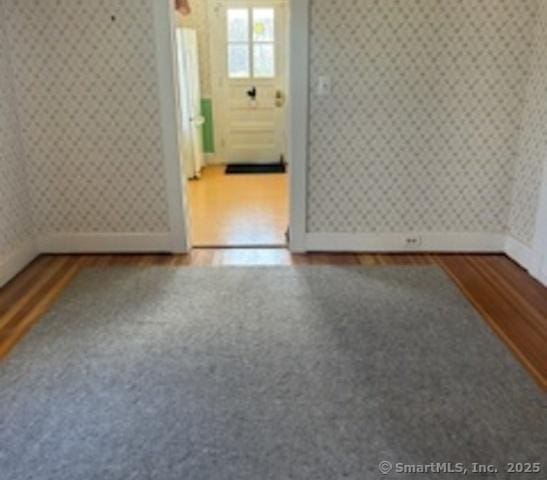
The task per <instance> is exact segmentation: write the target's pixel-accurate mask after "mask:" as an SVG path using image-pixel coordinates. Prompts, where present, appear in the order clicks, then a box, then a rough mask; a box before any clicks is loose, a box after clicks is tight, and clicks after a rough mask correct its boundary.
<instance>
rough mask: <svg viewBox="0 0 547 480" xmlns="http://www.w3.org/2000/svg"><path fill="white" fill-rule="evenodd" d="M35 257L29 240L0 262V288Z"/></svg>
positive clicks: (35, 253)
mask: <svg viewBox="0 0 547 480" xmlns="http://www.w3.org/2000/svg"><path fill="white" fill-rule="evenodd" d="M37 256H38V251H37V250H36V246H35V244H34V241H32V240H30V241H28V242H26V243H25V244H23V245H22V246H21V247H20V248H18V249H17V250H16V251H15V252H13V253H11V254H10V255H9V256H8V257H7V258H6V259H5V260H3V261H2V262H0V287H3V286H4V285H5V284H6V283H8V282H9V281H10V280H11V279H12V278H13V277H15V275H17V274H18V273H19V272H20V271H21V270H23V269H24V268H25V267H26V266H27V265H28V264H29V263H30V262H32V261H33V260H34V259H35V258H36V257H37Z"/></svg>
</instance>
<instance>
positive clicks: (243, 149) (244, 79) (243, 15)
mask: <svg viewBox="0 0 547 480" xmlns="http://www.w3.org/2000/svg"><path fill="white" fill-rule="evenodd" d="M212 18H213V31H214V32H215V33H214V36H213V59H212V61H213V75H214V77H215V81H216V84H215V85H214V89H215V99H214V101H215V110H216V113H217V122H216V125H215V127H216V128H217V131H218V135H219V138H218V140H219V142H217V143H220V145H219V148H218V150H219V155H220V157H221V158H220V159H221V160H222V161H224V162H225V163H274V162H279V161H280V160H281V158H285V157H286V154H285V143H286V141H285V104H286V98H285V96H286V76H285V68H286V65H285V63H286V58H285V57H286V55H285V36H286V31H285V27H286V6H285V4H284V2H283V1H279V0H276V1H273V2H271V3H269V2H267V1H262V0H254V1H253V0H233V1H232V0H229V1H227V2H222V3H221V2H218V3H216V5H215V7H214V9H213V17H212Z"/></svg>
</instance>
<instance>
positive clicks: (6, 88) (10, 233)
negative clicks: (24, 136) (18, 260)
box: [0, 0, 33, 265]
mask: <svg viewBox="0 0 547 480" xmlns="http://www.w3.org/2000/svg"><path fill="white" fill-rule="evenodd" d="M2 2H3V0H0V265H2V264H3V263H4V262H5V261H7V259H8V257H9V256H10V255H11V254H12V253H13V252H15V251H16V250H17V249H18V248H19V247H20V246H21V244H22V243H24V242H25V241H28V240H31V239H32V236H33V227H32V215H31V209H30V202H29V197H28V190H27V185H26V177H25V162H24V155H23V151H22V149H21V143H20V139H19V127H18V124H17V115H16V110H15V98H14V94H13V89H12V83H11V75H10V70H11V66H10V62H9V57H8V47H7V41H6V30H5V21H4V20H5V17H4V15H3V4H2Z"/></svg>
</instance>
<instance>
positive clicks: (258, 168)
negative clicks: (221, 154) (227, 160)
mask: <svg viewBox="0 0 547 480" xmlns="http://www.w3.org/2000/svg"><path fill="white" fill-rule="evenodd" d="M286 171H287V166H286V165H285V164H284V163H265V164H254V163H238V164H234V165H228V166H227V167H226V175H242V174H243V175H248V174H257V173H285V172H286Z"/></svg>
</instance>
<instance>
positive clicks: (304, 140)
mask: <svg viewBox="0 0 547 480" xmlns="http://www.w3.org/2000/svg"><path fill="white" fill-rule="evenodd" d="M289 22H290V28H289V30H290V43H289V57H290V58H289V70H288V75H289V105H288V109H287V111H288V115H289V118H288V121H287V142H288V152H289V153H288V155H289V173H290V176H289V179H290V183H289V190H290V197H289V202H290V213H289V215H290V221H289V228H290V242H289V248H290V250H291V252H295V253H298V252H305V251H306V207H307V205H306V176H307V163H308V118H309V115H308V113H309V112H308V103H309V88H308V85H309V82H308V78H309V61H308V59H309V30H310V27H309V22H310V2H309V0H290V1H289Z"/></svg>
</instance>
